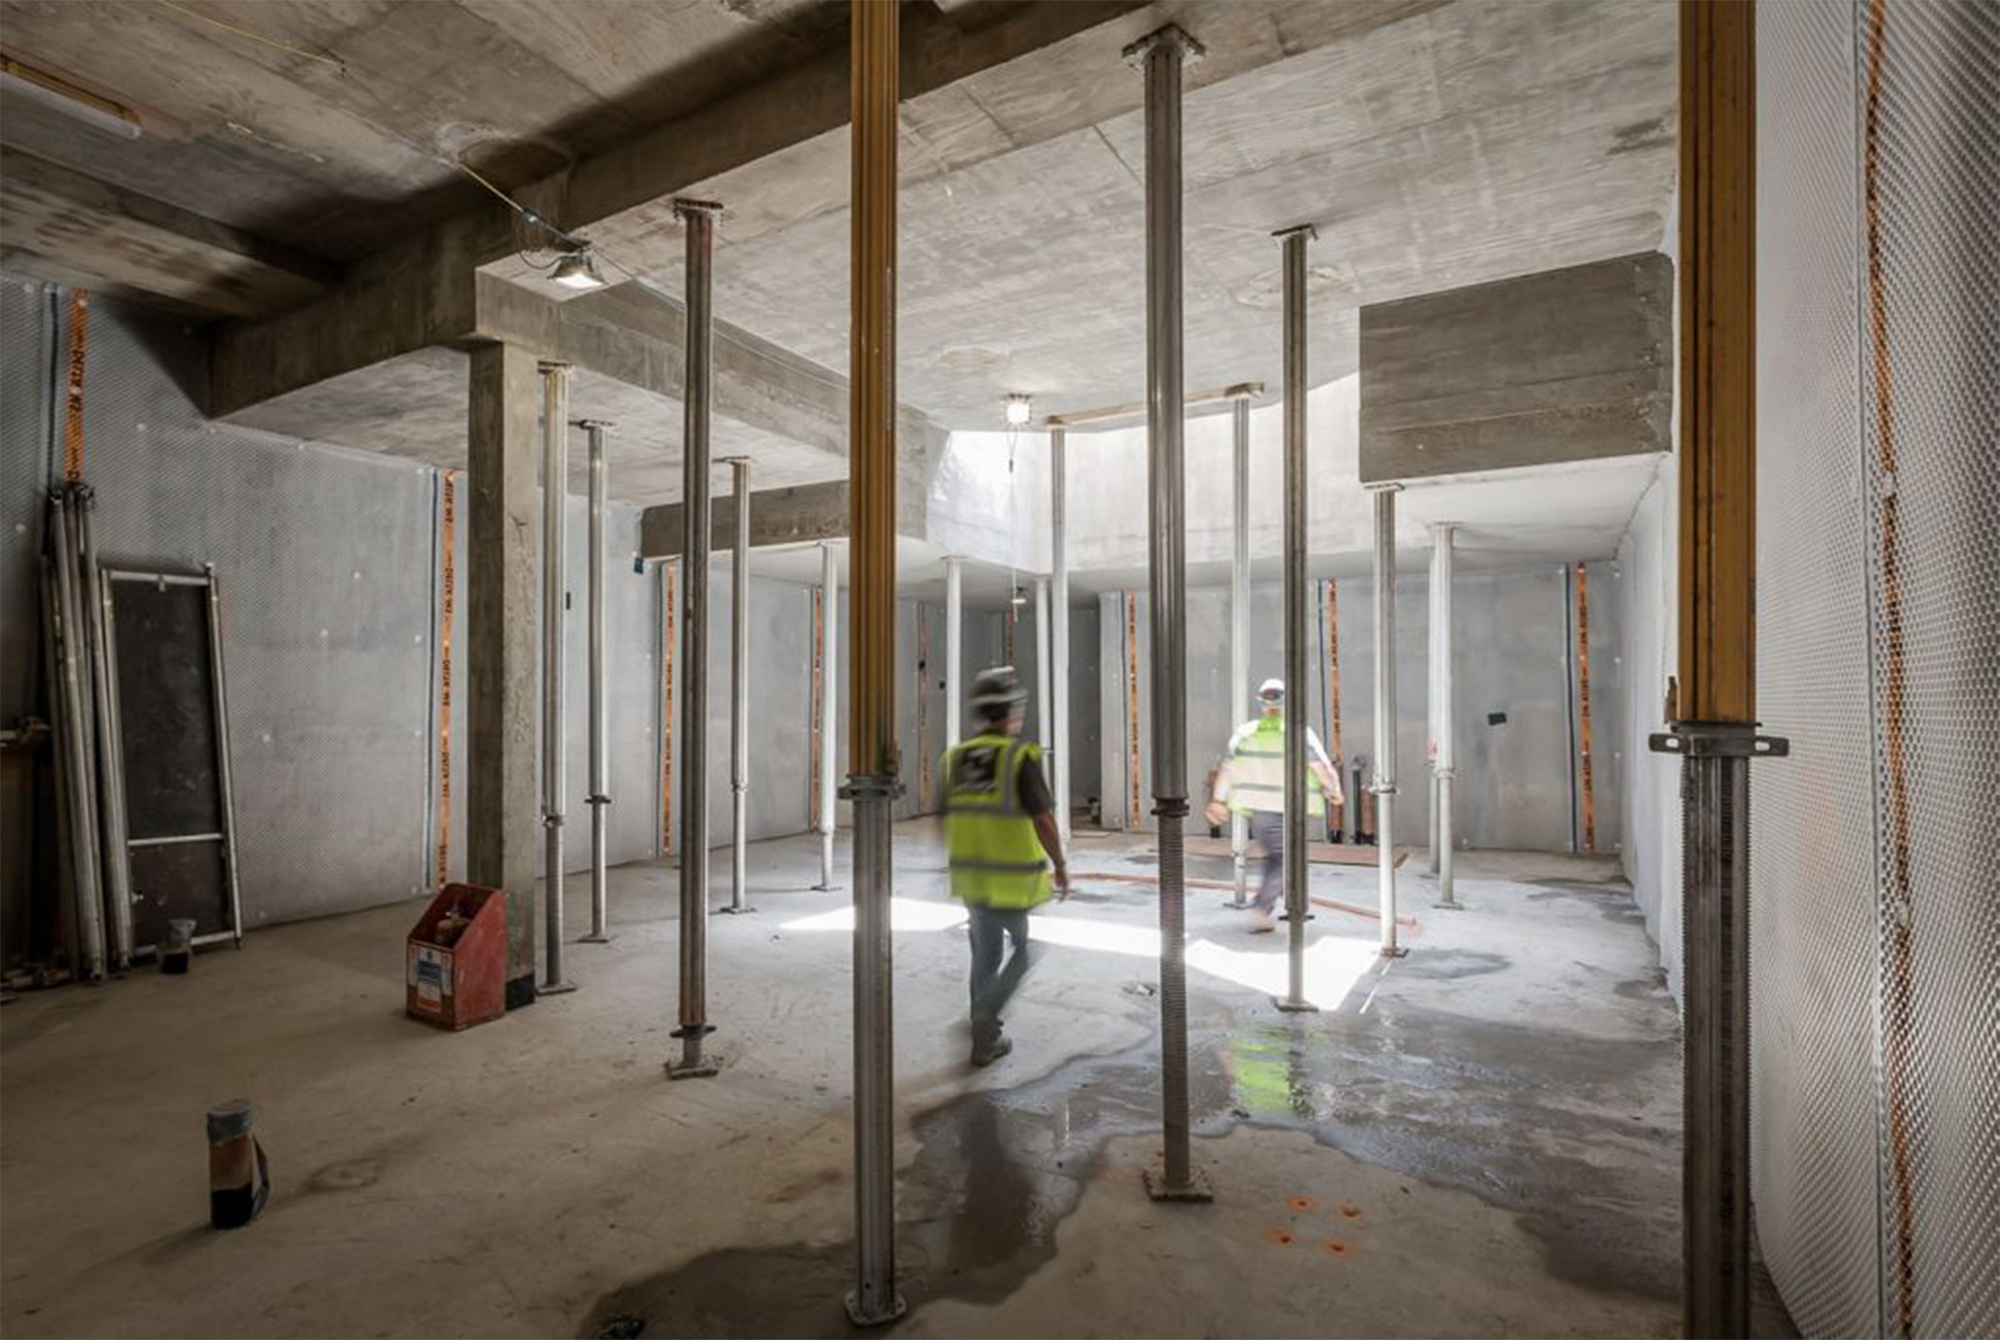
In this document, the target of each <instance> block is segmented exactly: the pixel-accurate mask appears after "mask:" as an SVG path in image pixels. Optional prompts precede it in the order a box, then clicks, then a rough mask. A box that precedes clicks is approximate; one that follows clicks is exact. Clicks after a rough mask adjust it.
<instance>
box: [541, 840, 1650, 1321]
mask: <svg viewBox="0 0 2000 1340" xmlns="http://www.w3.org/2000/svg"><path fill="white" fill-rule="evenodd" d="M1130 863H1131V864H1132V865H1133V866H1134V867H1143V866H1145V865H1147V864H1149V863H1150V862H1149V859H1148V857H1147V856H1146V854H1144V853H1143V852H1141V853H1136V854H1135V855H1134V856H1133V858H1132V859H1131V862H1130ZM1525 883H1526V884H1527V885H1528V886H1529V887H1528V888H1526V889H1523V890H1522V891H1521V892H1522V893H1523V894H1525V899H1524V901H1525V904H1526V905H1527V906H1530V907H1533V906H1535V905H1537V904H1547V903H1552V902H1558V901H1560V902H1561V903H1562V904H1563V905H1564V907H1565V909H1566V910H1569V911H1572V912H1579V911H1580V912H1587V914H1588V916H1589V917H1590V918H1591V919H1592V920H1593V921H1598V922H1602V923H1608V924H1609V925H1610V926H1616V927H1619V928H1629V927H1631V926H1633V925H1634V924H1635V920H1636V921H1637V922H1638V924H1643V919H1641V918H1638V914H1637V910H1636V908H1634V907H1633V905H1632V904H1631V901H1630V899H1629V897H1626V896H1625V895H1624V894H1623V891H1622V888H1621V887H1619V886H1617V885H1615V884H1606V883H1603V882H1578V881H1576V880H1574V879H1572V880H1542V881H1526V882H1525ZM1434 920H1435V919H1434V918H1433V921H1434ZM1348 929H1349V930H1350V931H1351V930H1352V928H1351V927H1349V928H1348ZM1419 943H1420V946H1421V947H1420V948H1418V949H1416V950H1415V951H1414V952H1412V953H1411V954H1410V955H1409V956H1408V957H1407V958H1406V959H1403V960H1396V961H1390V960H1379V961H1378V963H1377V964H1376V965H1375V966H1373V967H1372V968H1371V970H1370V971H1369V973H1368V974H1367V977H1366V979H1365V980H1364V981H1361V982H1357V983H1356V985H1355V987H1354V988H1353V990H1352V991H1351V992H1350V993H1349V994H1350V996H1351V997H1356V998H1359V997H1366V999H1367V1001H1368V1003H1369V1005H1370V1008H1366V1009H1360V1008H1341V1009H1336V1010H1329V1011H1325V1012H1321V1013H1315V1014H1305V1015H1298V1014H1279V1013H1276V1012H1275V1011H1273V1010H1272V1009H1271V1008H1270V1007H1269V1002H1268V1001H1259V1002H1256V1003H1254V1004H1251V1003H1248V1002H1242V1001H1234V1002H1232V1001H1227V1000H1224V999H1222V998H1219V997H1216V996H1213V995H1203V994H1201V993H1199V992H1197V993H1196V1000H1195V1002H1194V1004H1193V1010H1192V1015H1193V1017H1192V1018H1191V1028H1190V1032H1191V1037H1190V1078H1191V1094H1190V1117H1191V1121H1192V1127H1193V1131H1194V1133H1195V1137H1196V1140H1197V1142H1198V1145H1197V1149H1198V1151H1199V1150H1200V1149H1201V1148H1203V1147H1205V1146H1207V1145H1208V1144H1210V1143H1213V1142H1215V1141H1218V1140H1219V1139H1220V1138H1221V1137H1224V1136H1226V1135H1227V1134H1228V1133H1229V1132H1231V1131H1232V1130H1234V1129H1236V1128H1238V1127H1252V1128H1264V1129H1269V1130H1283V1131H1297V1132H1302V1133H1304V1134H1306V1135H1308V1136H1310V1137H1311V1138H1312V1139H1313V1140H1314V1141H1315V1142H1317V1143H1318V1144H1319V1145H1321V1146H1324V1147H1326V1148H1328V1149H1333V1150H1338V1151H1341V1152H1342V1153H1344V1154H1346V1155H1348V1156H1350V1157H1352V1158H1353V1159H1356V1160H1359V1161H1362V1162H1364V1163H1367V1164H1371V1165H1374V1166H1376V1167H1379V1168H1382V1169H1387V1170H1392V1171H1394V1172H1395V1173H1398V1174H1400V1175H1402V1176H1403V1177H1406V1178H1408V1179H1410V1180H1411V1181H1413V1182H1416V1183H1420V1184H1422V1185H1424V1186H1426V1187H1451V1188H1456V1189H1459V1190H1462V1191H1465V1192H1468V1193H1470V1194H1472V1195H1473V1196H1476V1197H1478V1198H1479V1199H1480V1200H1482V1201H1484V1202H1486V1203H1487V1204H1489V1205H1491V1206H1494V1207H1497V1208H1499V1209H1502V1210H1504V1211H1506V1212H1508V1213H1510V1214H1512V1215H1514V1216H1516V1217H1517V1219H1518V1222H1519V1223H1520V1225H1521V1226H1522V1227H1523V1228H1524V1229H1525V1230H1526V1231H1527V1233H1528V1234H1530V1235H1531V1236H1532V1237H1533V1238H1534V1239H1535V1240H1536V1241H1537V1242H1538V1243H1539V1244H1540V1245H1541V1248H1542V1264H1543V1266H1544V1268H1545V1269H1546V1270H1547V1271H1548V1272H1549V1274H1550V1275H1551V1276H1553V1277H1555V1278H1558V1279H1562V1280H1566V1281H1570V1282H1572V1283H1574V1284H1576V1285H1578V1286H1580V1287H1582V1288H1585V1289H1599V1290H1601V1289H1610V1290H1613V1291H1616V1292H1622V1293H1628V1294H1631V1295H1635V1296H1637V1297H1638V1298H1643V1299H1647V1300H1652V1301H1653V1302H1654V1303H1655V1304H1658V1305H1661V1306H1663V1307H1664V1308H1672V1307H1673V1306H1674V1304H1675V1302H1676V1299H1677V1296H1678V1277H1677V1273H1676V1272H1677V1268H1678V1266H1677V1260H1676V1258H1675V1257H1674V1256H1673V1255H1672V1253H1671V1252H1669V1251H1665V1250H1663V1247H1664V1246H1665V1245H1667V1242H1666V1237H1667V1235H1670V1234H1671V1233H1672V1232H1673V1231H1675V1218H1674V1209H1675V1207H1674V1206H1673V1205H1672V1203H1671V1201H1670V1199H1669V1198H1670V1197H1671V1196H1672V1194H1673V1192H1674V1189H1675V1184H1674V1177H1675V1176H1676V1175H1677V1169H1678V1164H1677V1161H1676V1160H1677V1147H1678V1130H1677V1123H1675V1122H1673V1121H1672V1120H1670V1119H1669V1118H1670V1116H1671V1109H1670V1107H1666V1106H1662V1105H1659V1104H1658V1103H1656V1102H1652V1101H1649V1100H1650V1099H1652V1098H1656V1097H1657V1096H1658V1094H1657V1092H1656V1090H1657V1088H1658V1086H1659V1084H1660V1083H1661V1081H1662V1078H1663V1077H1664V1076H1669V1075H1671V1072H1672V1067H1673V1066H1674V1064H1675V1057H1676V1042H1675V1039H1674V1035H1673V1032H1672V1030H1671V1013H1670V1010H1671V1006H1670V1005H1669V1004H1667V1002H1666V997H1665V988H1664V981H1663V978H1662V976H1661V974H1660V973H1659V972H1658V971H1657V970H1656V969H1654V968H1651V967H1648V966H1645V965H1644V964H1643V963H1633V964H1631V965H1629V966H1628V969H1627V970H1628V971H1630V972H1631V973H1632V975H1630V976H1627V977H1623V978H1622V979H1620V980H1617V981H1615V982H1613V983H1612V984H1611V985H1612V992H1613V995H1614V997H1615V998H1616V999H1618V1000H1620V1001H1630V1002H1643V1003H1644V1005H1645V1006H1646V1008H1647V1010H1648V1011H1649V1012H1650V1013H1652V1014H1654V1016H1655V1018H1654V1020H1653V1023H1654V1024H1655V1025H1658V1026H1656V1027H1654V1028H1651V1029H1648V1030H1646V1035H1645V1036H1641V1037H1633V1036H1630V1035H1627V1034H1621V1035H1614V1036H1605V1037H1594V1036H1591V1035H1589V1034H1588V1033H1579V1032H1576V1031H1574V1029H1573V1027H1556V1028H1548V1027H1538V1026H1535V1025H1533V1024H1529V1023H1517V1022H1502V1021H1496V1020H1493V1019H1490V1018H1484V1017H1481V1014H1480V1003H1479V998H1480V995H1481V993H1482V991H1483V990H1484V985H1485V984H1484V983H1483V982H1482V979H1486V978H1491V977H1494V976H1497V975H1502V974H1507V973H1509V972H1518V971H1521V970H1524V969H1526V970H1532V964H1523V963H1520V962H1519V961H1517V957H1516V956H1511V955H1510V954H1508V953H1505V952H1499V951H1498V950H1492V949H1479V948H1472V947H1447V946H1446V945H1444V944H1442V943H1438V942H1437V938H1436V937H1431V938H1430V939H1429V940H1428V941H1426V940H1424V938H1423V937H1421V936H1420V937H1419ZM1043 952H1044V953H1045V954H1047V953H1049V952H1050V951H1046V950H1045V951H1043ZM1053 952H1055V953H1056V954H1060V953H1061V952H1062V951H1061V950H1059V949H1058V950H1056V951H1053ZM1047 966H1048V965H1047V963H1046V962H1043V963H1042V964H1039V965H1038V968H1039V969H1041V970H1047ZM1034 980H1035V978H1034V976H1033V975H1031V976H1030V978H1029V983H1030V985H1029V986H1027V987H1025V988H1024V991H1030V992H1031V991H1032V990H1033V985H1032V984H1033V982H1034ZM1390 980H1393V982H1394V987H1395V989H1394V990H1393V991H1392V992H1390V993H1388V994H1386V995H1384V994H1383V993H1382V991H1381V988H1382V987H1383V986H1384V985H1385V984H1387V982H1388V981H1390ZM1124 985H1125V990H1124V991H1123V993H1122V994H1123V1001H1122V1002H1121V1008H1122V1009H1123V1010H1124V1011H1125V1012H1126V1013H1127V1014H1128V1015H1130V1016H1131V1017H1132V1018H1133V1019H1134V1020H1135V1021H1137V1022H1139V1023H1140V1024H1141V1025H1142V1026H1145V1027H1148V1028H1150V1027H1151V1026H1152V1024H1153V1022H1154V1012H1155V1010H1156V1005H1155V1002H1154V999H1153V990H1152V987H1151V985H1150V983H1145V982H1141V981H1132V982H1127V983H1125V984H1124ZM1564 1022H1565V1023H1567V1024H1573V1023H1574V1022H1575V1021H1574V1020H1569V1021H1564ZM1160 1120H1161V1116H1160V1100H1159V1055H1158V1040H1157V1036H1155V1037H1153V1038H1152V1039H1151V1040H1149V1041H1147V1042H1145V1043H1143V1044H1141V1045H1139V1046H1137V1047H1133V1048H1128V1049H1125V1050H1123V1051H1120V1052H1118V1053H1116V1054H1112V1055H1089V1054H1086V1055H1078V1056H1075V1057H1070V1058H1066V1059H1064V1060H1062V1061H1061V1063H1060V1064H1059V1065H1057V1067H1056V1068H1055V1069H1053V1070H1052V1071H1050V1072H1048V1073H1046V1074H1043V1075H1039V1076H1037V1077H1034V1078H1032V1079H1029V1080H1028V1081H1026V1082H1024V1083H1020V1084H1017V1085H1013V1086H1011V1087H1000V1088H989V1089H984V1090H979V1091H975V1092H971V1093H966V1094H963V1095H961V1096H959V1097H956V1098H953V1099H950V1100H949V1101H946V1102H943V1103H940V1104H938V1105H936V1106H933V1107H930V1108H927V1109H924V1110H920V1111H916V1112H914V1113H912V1114H911V1115H910V1117H909V1125H910V1129H911V1131H912V1132H913V1134H914V1136H915V1138H916V1141H917V1145H918V1149H917V1153H916V1156H915V1159H914V1161H913V1162H911V1163H910V1165H909V1166H908V1167H907V1168H905V1169H904V1170H903V1171H902V1173H901V1175H900V1177H899V1186H898V1220H899V1222H898V1228H897V1262H898V1276H899V1281H900V1285H901V1288H902V1290H903V1293H904V1295H905V1298H906V1301H907V1302H908V1303H909V1305H910V1307H911V1311H912V1315H913V1316H914V1315H919V1314H921V1313H922V1312H923V1311H924V1310H925V1309H927V1308H931V1307H933V1306H934V1305H935V1304H937V1303H939V1302H942V1301H946V1300H953V1301H958V1302H964V1303H968V1304H973V1305H977V1306H982V1307H993V1306H995V1305H998V1304H1001V1303H1003V1302H1004V1301H1005V1300H1006V1299H1008V1298H1009V1297H1010V1295H1012V1294H1014V1292H1015V1291H1016V1290H1017V1289H1018V1288H1019V1287H1020V1286H1021V1285H1022V1284H1023V1283H1024V1282H1025V1281H1026V1280H1028V1279H1029V1278H1030V1277H1031V1276H1033V1275H1034V1274H1035V1273H1036V1272H1037V1271H1038V1270H1040V1269H1042V1268H1043V1267H1044V1266H1045V1265H1047V1264H1048V1263H1049V1262H1050V1261H1051V1260H1053V1259H1054V1258H1055V1256H1056V1253H1057V1250H1058V1248H1057V1234H1058V1230H1059V1228H1060V1227H1061V1225H1062V1224H1063V1221H1064V1220H1065V1219H1066V1218H1067V1217H1068V1216H1069V1215H1071V1214H1072V1213H1073V1212H1074V1211H1075V1210H1076V1208H1077V1205H1078V1203H1079V1201H1080V1199H1081V1198H1082V1196H1083V1195H1084V1194H1085V1191H1086V1189H1087V1188H1089V1187H1090V1186H1091V1185H1092V1184H1093V1183H1095V1182H1097V1181H1099V1180H1101V1178H1102V1177H1103V1174H1104V1171H1105V1169H1104V1164H1105V1158H1104V1156H1105V1151H1106V1149H1107V1146H1108V1145H1109V1144H1110V1143H1111V1142H1112V1141H1113V1140H1114V1139H1117V1138H1120V1137H1150V1141H1151V1144H1152V1145H1153V1146H1157V1142H1158V1136H1157V1132H1158V1131H1159V1129H1160ZM1607 1150H1616V1151H1618V1152H1619V1154H1620V1155H1621V1157H1619V1158H1616V1159H1607V1158H1605V1157H1603V1154H1604V1152H1605V1151H1607ZM1198 1157H1199V1152H1198ZM1218 1177H1219V1178H1220V1179H1221V1180H1222V1181H1223V1182H1224V1185H1225V1186H1226V1185H1227V1177H1228V1174H1227V1172H1226V1171H1223V1172H1220V1173H1219V1174H1218ZM845 1185H846V1184H845V1182H844V1180H843V1188H844V1187H845ZM1224 1194H1225V1195H1226V1194H1227V1192H1226V1191H1225V1193H1224ZM1304 1203H1305V1198H1303V1197H1300V1198H1296V1200H1295V1202H1294V1208H1302V1207H1303V1205H1304ZM1338 1210H1339V1212H1341V1213H1344V1215H1346V1216H1348V1217H1349V1218H1350V1220H1360V1219H1361V1218H1363V1216H1364V1211H1363V1210H1362V1209H1360V1208H1358V1207H1354V1206H1342V1207H1338ZM1203 1212H1204V1211H1203V1209H1202V1208H1200V1207H1159V1206H1152V1205H1150V1204H1148V1203H1146V1202H1144V1201H1143V1200H1138V1201H1135V1202H1134V1204H1133V1213H1135V1214H1180V1215H1190V1216H1200V1215H1202V1214H1203ZM1337 1228H1338V1224H1336V1229H1337ZM1271 1232H1272V1233H1273V1234H1277V1235H1281V1236H1284V1237H1285V1241H1286V1244H1287V1245H1289V1243H1290V1240H1291V1239H1290V1236H1289V1232H1288V1230H1286V1229H1283V1228H1277V1229H1273V1230H1271ZM1319 1246H1320V1248H1321V1249H1322V1250H1324V1251H1327V1252H1329V1253H1330V1254H1332V1255H1335V1256H1339V1255H1344V1254H1345V1253H1346V1252H1347V1250H1348V1247H1347V1245H1346V1244H1344V1243H1342V1242H1341V1241H1339V1240H1338V1239H1337V1238H1329V1239H1323V1240H1322V1241H1321V1242H1320V1243H1319ZM853 1258H854V1243H853V1241H852V1240H851V1239H845V1240H841V1241H835V1242H828V1243H821V1244H817V1245H813V1244H807V1243H803V1242H792V1243H783V1244H770V1245H761V1246H742V1247H733V1248H727V1249H724V1250H721V1251H716V1252H711V1253H707V1254H704V1255H701V1256H697V1257H695V1258H694V1259H692V1260H690V1261H688V1262H686V1263H685V1264H683V1265H681V1266H679V1267H677V1268H675V1269H672V1270H669V1271H666V1272H662V1273H661V1274H658V1275H655V1276H650V1277H645V1278H641V1279H638V1280H635V1281H633V1282H632V1283H630V1284H628V1285H626V1286H624V1287H622V1288H620V1289H617V1290H615V1291H613V1292H612V1293H611V1294H609V1295H607V1296H606V1297H604V1298H603V1299H601V1300H599V1302H598V1303H597V1305H596V1306H595V1307H594V1308H593V1309H592V1310H591V1312H590V1314H589V1315H588V1316H587V1317H586V1318H584V1319H583V1325H582V1326H581V1328H580V1332H579V1333H580V1334H583V1335H597V1334H599V1333H600V1331H601V1330H603V1329H604V1328H605V1327H606V1326H607V1325H611V1326H614V1327H615V1326H616V1325H618V1324H619V1323H623V1324H624V1325H625V1326H626V1327H627V1328H628V1329H629V1327H630V1326H632V1325H634V1324H637V1323H640V1322H643V1324H644V1326H645V1331H646V1333H647V1334H661V1335H685V1334H715V1335H777V1336H811V1335H824V1334H829V1333H838V1332H839V1331H841V1330H843V1329H850V1328H845V1327H843V1326H842V1325H840V1324H839V1322H838V1320H837V1319H834V1318H831V1317H830V1315H829V1310H828V1300H829V1299H830V1298H835V1297H839V1296H840V1295H841V1294H842V1293H843V1291H844V1290H846V1289H847V1288H848V1287H850V1286H851V1283H852V1271H853ZM830 1322H831V1323H832V1324H831V1325H830ZM1114 1329H1115V1328H1114ZM1080 1332H1081V1333H1112V1331H1111V1330H1104V1331H1100V1330H1097V1329H1095V1328H1092V1327H1088V1326H1085V1327H1082V1328H1080Z"/></svg>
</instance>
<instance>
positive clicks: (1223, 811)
mask: <svg viewBox="0 0 2000 1340" xmlns="http://www.w3.org/2000/svg"><path fill="white" fill-rule="evenodd" d="M1204 813H1205V814H1207V815H1208V821H1209V822H1210V823H1212V824H1215V825H1216V826H1218V827H1220V826H1221V825H1223V824H1226V823H1228V822H1229V807H1228V806H1227V805H1225V804H1223V803H1222V802H1221V801H1219V800H1211V801H1209V802H1208V809H1207V810H1205V811H1204Z"/></svg>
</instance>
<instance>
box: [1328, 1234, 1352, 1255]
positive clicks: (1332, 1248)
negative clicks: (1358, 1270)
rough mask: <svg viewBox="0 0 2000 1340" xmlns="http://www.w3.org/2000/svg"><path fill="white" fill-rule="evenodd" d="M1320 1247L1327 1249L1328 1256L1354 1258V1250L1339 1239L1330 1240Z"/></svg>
mask: <svg viewBox="0 0 2000 1340" xmlns="http://www.w3.org/2000/svg"><path fill="white" fill-rule="evenodd" d="M1320 1246H1322V1247H1324V1248H1326V1254H1327V1255H1328V1256H1352V1255H1353V1254H1354V1249H1353V1248H1352V1247H1350V1246H1348V1245H1347V1244H1346V1243H1344V1242H1341V1241H1340V1240H1339V1239H1337V1238H1328V1239H1327V1240H1326V1241H1325V1242H1323V1243H1321V1244H1320Z"/></svg>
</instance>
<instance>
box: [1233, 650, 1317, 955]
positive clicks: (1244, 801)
mask: <svg viewBox="0 0 2000 1340" xmlns="http://www.w3.org/2000/svg"><path fill="white" fill-rule="evenodd" d="M1257 703H1258V706H1259V708H1260V709H1261V711H1260V712H1259V714H1258V715H1257V716H1256V717H1255V718H1253V719H1252V720H1249V721H1246V722H1244V723H1243V724H1242V725H1241V726H1238V727H1237V728H1236V733H1235V734H1234V735H1231V736H1230V737H1229V749H1228V751H1227V752H1226V753H1225V754H1224V756H1223V759H1222V762H1221V763H1220V764H1219V765H1218V766H1217V767H1216V770H1215V783H1214V787H1213V792H1212V794H1213V799H1211V800H1210V801H1209V802H1208V821H1209V822H1210V823H1212V824H1222V823H1227V822H1228V820H1229V816H1230V814H1231V813H1232V812H1234V813H1237V814H1241V815H1244V816H1245V817H1246V818H1247V820H1248V822H1249V825H1250V836H1251V837H1252V838H1254V839H1256V841H1257V843H1258V844H1259V845H1260V846H1262V847H1263V848H1264V879H1263V883H1262V884H1261V885H1260V886H1259V887H1258V889H1257V901H1256V903H1255V904H1254V905H1253V906H1252V908H1251V911H1250V929H1251V931H1252V932H1256V933H1262V932H1267V931H1271V930H1275V929H1276V928H1277V923H1276V922H1275V921H1273V920H1272V918H1271V909H1272V908H1273V907H1275V906H1276V905H1277V902H1278V895H1279V894H1280V893H1282V892H1283V891H1284V883H1285V681H1283V680H1282V679H1267V680H1265V681H1264V682H1263V683H1262V684H1261V685H1259V686H1258V688H1257ZM1306 770H1307V777H1306V813H1307V814H1308V815H1309V816H1311V817H1312V818H1314V819H1317V820H1320V821H1321V823H1322V824H1323V823H1324V820H1325V815H1326V806H1327V803H1328V802H1329V801H1331V802H1332V803H1333V804H1335V805H1338V804H1340V800H1341V795H1340V778H1339V777H1338V776H1337V775H1336V774H1335V773H1334V770H1333V763H1332V761H1331V760H1329V759H1328V758H1327V756H1326V749H1325V748H1324V747H1323V746H1322V745H1321V744H1320V742H1319V736H1317V735H1315V734H1313V731H1312V727H1310V726H1308V727H1306ZM1308 831H1311V826H1308Z"/></svg>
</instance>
